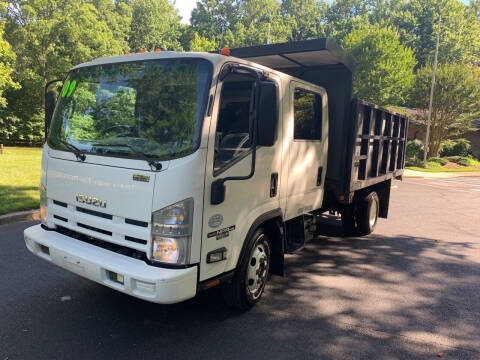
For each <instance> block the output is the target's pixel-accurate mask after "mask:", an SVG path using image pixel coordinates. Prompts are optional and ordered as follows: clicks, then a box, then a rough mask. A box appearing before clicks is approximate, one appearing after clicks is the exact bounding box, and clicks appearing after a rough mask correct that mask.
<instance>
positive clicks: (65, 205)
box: [53, 200, 68, 208]
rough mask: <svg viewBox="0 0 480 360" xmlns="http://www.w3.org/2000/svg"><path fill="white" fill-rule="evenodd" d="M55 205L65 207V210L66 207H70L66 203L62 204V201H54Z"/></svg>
mask: <svg viewBox="0 0 480 360" xmlns="http://www.w3.org/2000/svg"><path fill="white" fill-rule="evenodd" d="M53 203H54V204H55V205H58V206H62V207H64V208H66V207H67V206H68V205H67V203H64V202H61V201H57V200H53Z"/></svg>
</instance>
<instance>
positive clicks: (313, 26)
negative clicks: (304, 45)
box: [280, 0, 326, 41]
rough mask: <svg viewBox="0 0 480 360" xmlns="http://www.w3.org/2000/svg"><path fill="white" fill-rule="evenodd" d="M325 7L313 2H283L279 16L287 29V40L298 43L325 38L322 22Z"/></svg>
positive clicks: (308, 0) (311, 0)
mask: <svg viewBox="0 0 480 360" xmlns="http://www.w3.org/2000/svg"><path fill="white" fill-rule="evenodd" d="M325 8H326V5H325V4H324V3H317V2H316V1H315V0H283V1H282V5H281V7H280V11H281V14H282V16H283V18H284V19H285V22H286V23H287V25H288V27H289V32H290V36H289V40H292V41H298V40H305V39H315V38H319V37H322V36H325V32H324V29H323V25H322V22H324V20H325V14H324V11H325Z"/></svg>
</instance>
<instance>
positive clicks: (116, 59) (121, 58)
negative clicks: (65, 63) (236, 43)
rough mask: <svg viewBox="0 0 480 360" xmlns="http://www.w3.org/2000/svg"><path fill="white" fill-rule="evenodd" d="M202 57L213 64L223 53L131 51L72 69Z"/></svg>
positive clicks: (95, 60)
mask: <svg viewBox="0 0 480 360" xmlns="http://www.w3.org/2000/svg"><path fill="white" fill-rule="evenodd" d="M179 57H182V58H188V57H190V58H204V59H207V60H211V61H212V62H213V63H214V64H215V63H217V62H218V61H219V59H221V58H224V56H223V55H219V54H211V53H206V52H180V51H158V52H157V51H152V52H143V53H131V54H128V55H118V56H109V57H103V58H98V59H94V60H91V61H88V62H85V63H82V64H79V65H77V66H75V67H74V68H73V69H78V68H83V67H88V66H96V65H106V64H116V63H126V62H133V61H145V60H155V59H168V58H179Z"/></svg>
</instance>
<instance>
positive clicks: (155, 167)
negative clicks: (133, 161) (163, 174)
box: [93, 143, 162, 171]
mask: <svg viewBox="0 0 480 360" xmlns="http://www.w3.org/2000/svg"><path fill="white" fill-rule="evenodd" d="M93 146H105V147H112V146H125V147H128V148H129V149H130V150H131V151H132V152H133V153H134V154H135V155H136V156H137V157H139V158H140V159H142V160H145V161H146V162H147V163H148V165H150V168H151V169H152V171H160V170H162V163H161V162H160V161H156V160H153V159H150V158H149V157H148V156H147V155H146V154H145V153H143V152H141V151H140V150H138V149H135V148H134V147H133V146H132V145H130V144H126V143H121V144H101V143H100V144H93Z"/></svg>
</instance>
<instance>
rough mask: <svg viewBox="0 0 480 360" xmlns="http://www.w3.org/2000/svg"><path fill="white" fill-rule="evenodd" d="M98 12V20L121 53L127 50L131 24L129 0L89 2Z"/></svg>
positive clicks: (97, 0)
mask: <svg viewBox="0 0 480 360" xmlns="http://www.w3.org/2000/svg"><path fill="white" fill-rule="evenodd" d="M91 1H92V4H93V6H95V8H96V9H97V11H98V14H99V16H100V20H102V21H104V22H105V23H106V24H107V26H108V28H109V29H110V30H111V31H112V34H113V38H114V39H115V41H117V42H118V43H119V44H120V46H121V48H122V51H128V50H129V44H128V37H129V33H130V26H131V23H132V12H133V9H132V4H131V1H130V0H116V1H112V0H91Z"/></svg>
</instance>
